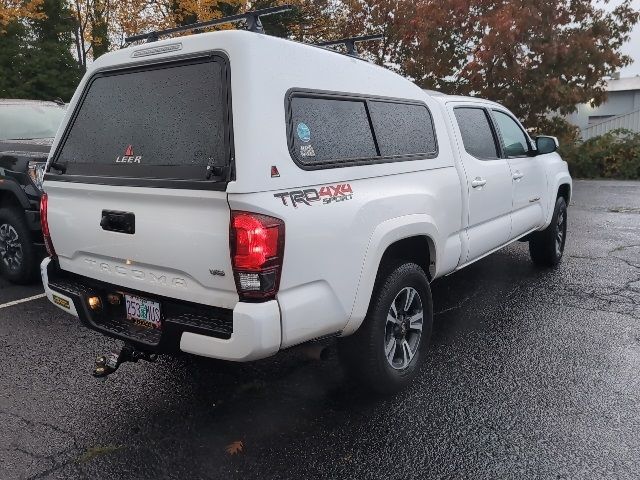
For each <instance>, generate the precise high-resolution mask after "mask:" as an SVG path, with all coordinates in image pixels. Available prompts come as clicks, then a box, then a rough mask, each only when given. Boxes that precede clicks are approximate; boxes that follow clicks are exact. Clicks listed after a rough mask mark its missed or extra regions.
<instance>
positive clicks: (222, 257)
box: [41, 31, 571, 392]
mask: <svg viewBox="0 0 640 480" xmlns="http://www.w3.org/2000/svg"><path fill="white" fill-rule="evenodd" d="M556 148H557V142H556V141H555V139H554V138H552V137H537V138H535V139H531V138H530V137H529V135H528V134H527V133H526V130H525V129H524V128H523V127H522V125H520V123H519V122H518V121H517V120H516V119H515V117H514V116H513V115H512V114H511V113H510V112H509V111H508V110H507V109H506V108H504V107H502V106H501V105H499V104H497V103H494V102H491V101H488V100H482V99H478V98H466V97H455V96H447V95H443V94H440V93H437V92H430V91H424V90H422V89H420V88H418V87H417V86H416V85H415V84H413V83H412V82H410V81H408V80H407V79H405V78H403V77H401V76H399V75H397V74H395V73H393V72H391V71H389V70H386V69H384V68H381V67H378V66H375V65H372V64H370V63H368V62H365V61H363V60H361V59H358V58H353V57H352V56H349V55H343V54H340V53H337V52H335V51H331V50H329V49H327V48H320V47H318V46H312V45H307V44H302V43H297V42H293V41H289V40H284V39H279V38H274V37H271V36H268V35H263V34H259V33H252V32H246V31H220V32H214V33H204V34H197V35H191V36H185V37H180V38H173V39H168V40H164V41H158V42H154V43H151V44H144V45H139V46H135V47H131V48H126V49H122V50H119V51H116V52H113V53H109V54H107V55H104V56H102V57H100V58H99V59H98V60H97V61H95V62H94V63H93V64H92V65H91V67H90V68H89V70H88V72H87V74H86V75H85V77H84V79H83V80H82V82H81V83H80V85H79V87H78V89H77V91H76V93H75V95H74V97H73V99H72V100H71V103H70V106H69V109H68V113H67V115H66V118H65V120H64V122H63V125H62V127H61V129H60V130H59V132H58V135H57V137H56V139H55V142H54V144H53V149H52V151H51V154H50V156H49V162H48V165H47V173H46V176H45V181H44V190H45V192H46V194H45V195H44V196H43V200H42V206H41V218H42V223H43V225H42V227H43V228H42V230H43V232H44V236H45V241H46V244H47V246H48V250H49V254H50V256H49V257H48V258H47V259H45V260H44V262H43V263H42V266H41V273H42V279H43V282H44V287H45V291H46V295H47V297H48V298H49V300H51V301H52V302H53V303H54V304H55V305H57V306H58V307H60V308H61V309H63V310H65V311H67V312H68V313H70V314H72V315H75V316H77V317H79V319H80V321H81V322H82V323H83V324H84V325H85V326H87V327H89V328H91V329H93V330H96V331H98V332H101V333H102V334H105V335H108V336H111V337H114V338H118V339H122V340H124V341H125V342H126V345H128V348H129V356H130V357H131V356H133V358H134V359H137V358H148V357H149V356H151V357H152V356H153V355H154V354H157V353H171V352H178V351H182V352H188V353H191V354H196V355H202V356H206V357H213V358H218V359H225V360H231V361H249V360H255V359H260V358H264V357H267V356H270V355H273V354H275V353H277V352H278V351H279V350H283V349H286V348H289V347H292V346H294V345H298V344H302V343H304V342H309V341H314V340H318V339H321V338H326V337H331V336H335V337H338V348H339V352H340V354H341V358H342V359H343V360H344V362H345V365H346V367H347V369H348V371H349V372H350V373H352V374H353V376H354V378H356V379H358V380H359V381H361V382H362V383H363V384H364V385H366V386H368V387H370V388H372V389H374V390H377V391H381V392H392V391H396V390H398V389H400V388H402V387H404V386H406V385H407V384H408V383H410V382H411V380H412V379H413V378H414V377H415V375H416V373H417V371H418V368H419V367H420V365H421V363H422V361H423V360H424V357H425V350H426V348H427V346H428V342H429V337H430V333H431V328H432V320H433V307H432V298H431V293H430V286H429V284H430V282H432V281H434V280H435V279H437V278H438V277H442V276H443V275H448V274H451V273H453V272H455V271H457V270H459V269H461V268H463V267H465V266H467V265H469V264H470V263H473V262H475V261H477V260H478V259H480V258H482V257H484V256H486V255H489V254H490V253H492V252H494V251H496V250H498V249H500V248H502V247H504V246H505V245H508V244H509V243H511V242H513V241H516V240H524V241H528V242H529V247H530V251H531V256H532V259H533V261H534V262H535V263H536V264H540V265H546V266H554V265H556V264H557V263H558V262H559V261H560V259H561V256H562V252H563V248H564V244H565V238H566V226H567V205H568V204H569V199H570V195H571V178H570V176H569V173H568V170H567V164H566V163H565V162H564V161H562V159H561V158H560V156H559V155H558V154H557V153H556V152H555V150H556ZM136 355H138V356H136ZM116 357H117V356H116ZM99 363H100V365H99V368H98V369H97V371H98V372H99V373H100V374H104V373H105V371H106V372H107V373H108V372H109V371H112V370H113V369H114V368H115V367H117V365H118V364H119V360H118V359H117V358H115V357H113V358H106V359H105V358H103V359H102V360H101V362H99Z"/></svg>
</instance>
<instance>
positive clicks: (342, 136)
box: [285, 89, 438, 170]
mask: <svg viewBox="0 0 640 480" xmlns="http://www.w3.org/2000/svg"><path fill="white" fill-rule="evenodd" d="M285 111H286V118H287V135H288V138H287V141H288V146H289V152H290V154H291V157H292V158H293V160H294V161H295V162H296V164H297V165H298V166H299V167H300V168H302V169H305V170H316V169H322V168H337V167H348V166H353V165H368V164H373V163H385V162H395V161H406V160H421V159H426V158H434V157H437V156H438V141H437V138H436V133H435V127H434V124H433V117H432V115H431V111H430V110H429V108H428V107H427V105H426V104H424V103H423V102H420V101H417V100H409V99H398V98H385V97H374V96H364V95H356V94H350V93H336V92H326V91H317V90H314V91H309V90H297V89H292V90H289V92H287V95H286V97H285Z"/></svg>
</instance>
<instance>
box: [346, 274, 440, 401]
mask: <svg viewBox="0 0 640 480" xmlns="http://www.w3.org/2000/svg"><path fill="white" fill-rule="evenodd" d="M407 297H410V298H412V300H411V301H410V304H409V308H408V309H406V308H405V305H406V303H407V300H408V298H407ZM392 304H393V307H395V311H396V317H395V318H393V317H394V315H393V311H394V310H393V308H392ZM420 310H421V311H422V324H421V325H419V322H418V317H417V315H418V314H419V312H420ZM388 315H389V316H390V317H391V318H389V319H388ZM398 316H400V322H398V321H397V320H398ZM411 317H413V320H410V318H411ZM391 320H394V321H391ZM419 326H421V329H418V327H419ZM432 327H433V301H432V299H431V288H430V287H429V280H428V278H427V275H426V274H425V272H424V271H423V270H422V268H420V267H419V266H418V265H416V264H415V263H403V262H394V263H390V264H387V265H383V266H382V269H381V274H380V275H379V276H378V279H377V280H376V285H375V287H374V290H373V296H372V298H371V303H370V305H369V311H368V312H367V316H366V317H365V319H364V321H363V323H362V325H361V326H360V328H359V329H358V330H357V331H356V332H355V333H354V334H353V335H351V336H349V337H345V338H341V339H339V341H338V353H339V355H340V359H341V361H342V363H343V365H344V367H345V369H346V370H347V374H348V375H349V376H350V377H352V378H353V379H354V380H355V381H357V382H358V383H360V384H361V385H362V386H364V387H365V388H367V389H368V390H370V391H373V392H377V393H382V394H391V393H394V392H397V391H399V390H401V389H403V388H405V387H407V386H408V385H409V384H410V383H411V382H412V381H413V379H414V378H415V377H416V375H417V374H418V371H419V370H420V367H421V365H422V364H423V363H424V360H425V358H426V351H427V347H428V345H429V340H430V339H431V330H432ZM405 343H406V345H405ZM406 347H408V348H409V350H407V348H406Z"/></svg>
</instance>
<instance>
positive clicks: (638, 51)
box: [598, 0, 640, 77]
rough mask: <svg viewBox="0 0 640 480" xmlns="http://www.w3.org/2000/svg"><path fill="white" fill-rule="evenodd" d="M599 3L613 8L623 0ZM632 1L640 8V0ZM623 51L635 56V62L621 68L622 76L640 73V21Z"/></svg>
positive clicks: (634, 6) (634, 5) (637, 8)
mask: <svg viewBox="0 0 640 480" xmlns="http://www.w3.org/2000/svg"><path fill="white" fill-rule="evenodd" d="M598 3H600V4H601V5H602V6H603V7H604V8H605V9H607V10H611V9H613V8H614V7H615V6H616V5H619V4H620V3H621V2H620V1H619V0H618V1H616V0H613V1H611V2H610V3H609V4H603V3H604V2H602V1H599V2H598ZM631 3H632V5H633V8H635V9H636V10H640V0H633V2H631ZM622 53H624V54H626V55H629V56H630V57H631V58H633V60H634V62H633V63H632V64H631V65H629V66H628V67H625V68H623V69H622V70H620V76H621V77H633V76H635V75H640V23H636V25H635V27H634V29H633V32H631V39H630V40H629V41H628V42H627V43H626V44H625V45H624V46H623V47H622Z"/></svg>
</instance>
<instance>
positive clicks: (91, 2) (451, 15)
mask: <svg viewBox="0 0 640 480" xmlns="http://www.w3.org/2000/svg"><path fill="white" fill-rule="evenodd" d="M51 1H52V0H0V42H1V41H2V35H3V34H2V31H4V30H3V28H4V27H6V26H7V25H8V24H10V23H11V22H16V19H17V21H20V22H24V21H25V20H26V21H32V20H34V19H36V18H38V17H39V16H40V17H41V16H42V15H43V11H42V8H41V5H42V4H43V2H44V3H46V2H51ZM631 1H632V0H622V2H620V3H619V4H618V6H617V7H615V8H613V9H609V11H605V10H604V9H603V8H602V7H601V3H600V2H596V1H595V0H560V1H556V2H548V1H546V0H526V1H525V0H508V1H507V0H443V1H435V0H290V1H286V0H255V1H247V0H226V1H224V2H222V1H218V0H118V1H116V0H61V2H62V3H63V4H65V5H64V6H63V8H64V9H66V10H67V11H68V12H69V17H70V18H72V19H73V22H72V25H73V29H72V32H71V33H72V38H73V43H72V45H71V47H72V48H71V49H72V50H73V51H74V56H75V57H76V59H77V61H78V64H79V66H80V68H81V69H83V68H86V65H87V63H88V62H90V61H91V59H92V58H97V57H98V56H100V55H102V54H104V53H106V52H107V51H109V50H113V49H117V48H120V47H122V46H123V45H124V44H125V41H124V39H125V37H127V36H129V35H132V34H136V33H141V32H147V31H151V30H158V29H163V28H170V27H173V26H176V25H185V24H189V23H193V22H197V21H204V20H210V19H213V18H218V17H221V16H224V15H233V14H235V13H239V12H242V11H246V10H248V9H255V8H264V7H269V6H273V5H276V4H280V3H289V4H292V5H293V6H294V7H295V9H294V11H293V12H289V13H287V14H284V15H278V16H272V17H265V18H264V20H263V23H264V25H265V28H266V30H267V31H268V32H269V33H270V34H273V35H278V36H282V37H288V38H292V39H295V40H298V41H305V42H317V41H320V40H327V39H333V38H338V37H344V36H352V35H363V34H372V33H382V34H383V35H384V40H383V41H382V42H369V43H367V44H362V45H361V46H360V49H361V52H362V54H363V56H364V57H365V58H367V59H369V60H371V61H374V62H376V63H378V64H380V65H384V66H386V67H387V68H390V69H392V70H395V71H396V72H398V73H399V74H401V75H404V76H406V77H408V78H410V79H412V80H413V81H415V82H416V83H417V84H418V85H419V86H421V87H423V88H430V89H438V90H442V91H444V92H446V93H455V94H462V95H477V96H481V97H486V98H490V99H493V100H497V101H499V102H502V103H504V104H505V105H506V106H507V107H509V108H510V109H512V110H513V111H514V112H515V113H516V114H518V115H519V116H520V117H521V118H522V120H523V121H524V122H525V123H526V124H527V125H528V126H529V127H532V128H534V129H538V130H540V129H548V128H550V127H553V128H555V127H558V128H560V127H562V128H565V127H566V126H562V125H561V122H560V121H559V120H557V119H556V120H550V117H551V116H553V115H564V114H566V113H569V112H571V111H572V110H573V109H574V106H575V105H576V104H579V103H584V102H587V101H592V102H593V103H594V104H598V103H599V102H601V101H602V100H603V99H604V97H605V91H604V88H603V78H604V77H607V76H609V75H612V74H613V73H614V72H616V71H618V70H619V69H620V68H621V67H623V66H625V65H627V64H628V63H629V62H630V59H629V58H627V57H625V56H624V55H622V54H621V51H620V47H621V46H622V44H623V43H624V42H625V41H626V40H628V35H629V32H630V31H631V29H632V27H633V25H634V24H635V23H636V22H637V21H638V12H637V11H634V10H633V8H632V6H631ZM217 28H233V27H230V26H221V27H217ZM0 83H1V82H0Z"/></svg>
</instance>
